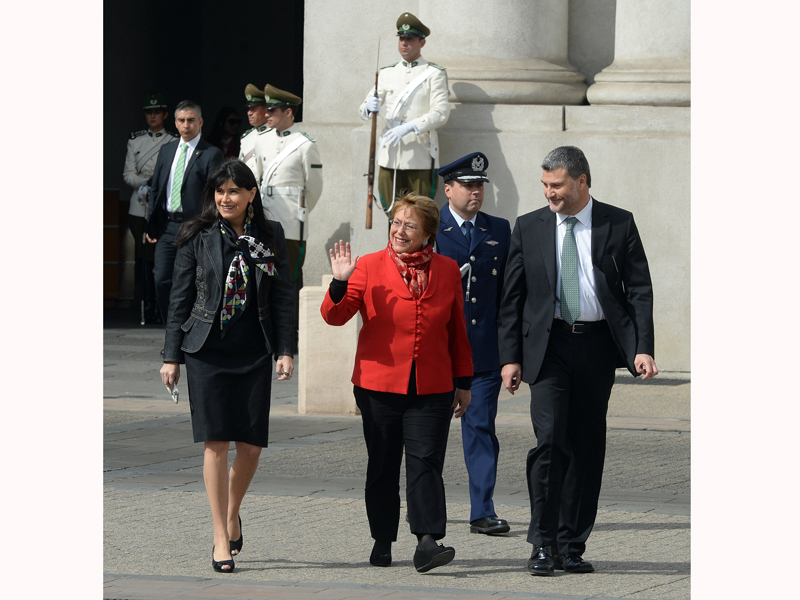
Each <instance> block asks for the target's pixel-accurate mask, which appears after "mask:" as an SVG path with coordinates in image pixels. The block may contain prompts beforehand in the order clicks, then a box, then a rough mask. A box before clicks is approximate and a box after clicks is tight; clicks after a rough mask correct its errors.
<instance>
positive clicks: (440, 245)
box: [436, 152, 511, 535]
mask: <svg viewBox="0 0 800 600" xmlns="http://www.w3.org/2000/svg"><path fill="white" fill-rule="evenodd" d="M488 167H489V159H488V158H486V155H484V154H483V153H481V152H474V153H472V154H468V155H467V156H465V157H463V158H460V159H458V160H457V161H455V162H452V163H450V164H449V165H446V166H444V167H442V168H441V169H439V175H441V177H442V179H443V181H444V193H445V195H446V196H447V204H446V205H445V206H443V207H442V209H441V210H440V215H441V217H440V224H439V233H438V235H437V236H436V250H437V252H439V253H440V254H443V255H444V256H449V257H450V258H452V259H453V260H455V261H456V262H457V263H458V265H459V267H461V275H462V277H461V285H462V288H463V291H464V314H465V316H466V320H467V335H468V337H469V343H470V346H471V347H472V362H473V372H474V376H473V379H472V401H471V402H470V406H469V410H468V411H467V412H466V413H464V416H463V417H462V418H461V436H462V440H463V445H464V462H465V463H466V465H467V473H468V474H469V497H470V505H471V510H470V518H469V519H470V528H469V529H470V531H471V532H472V533H486V534H490V535H495V534H500V533H505V532H507V531H508V530H509V526H508V522H507V521H506V520H505V519H500V518H498V517H497V515H496V514H495V510H494V501H493V500H492V496H493V495H494V486H495V481H496V479H497V457H498V454H499V452H500V445H499V443H498V441H497V435H495V426H494V421H495V417H496V416H497V396H498V394H499V393H500V386H501V384H502V378H501V376H500V356H499V349H498V342H497V315H498V307H499V305H500V296H501V292H502V288H503V275H504V273H505V266H506V259H507V258H508V248H509V240H510V237H511V226H510V224H509V222H508V221H506V220H505V219H501V218H498V217H492V216H490V215H487V214H486V213H484V212H480V209H481V205H482V204H483V184H484V183H488V181H489V179H488V178H487V177H486V169H488Z"/></svg>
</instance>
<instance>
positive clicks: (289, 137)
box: [256, 125, 322, 240]
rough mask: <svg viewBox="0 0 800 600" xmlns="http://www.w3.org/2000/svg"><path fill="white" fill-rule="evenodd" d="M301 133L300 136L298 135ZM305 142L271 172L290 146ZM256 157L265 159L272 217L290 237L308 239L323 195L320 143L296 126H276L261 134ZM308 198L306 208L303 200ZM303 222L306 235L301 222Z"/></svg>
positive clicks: (265, 197)
mask: <svg viewBox="0 0 800 600" xmlns="http://www.w3.org/2000/svg"><path fill="white" fill-rule="evenodd" d="M298 136H300V137H298ZM301 139H302V140H303V143H302V144H301V145H300V146H297V147H295V149H294V150H293V151H292V152H291V153H290V154H289V155H288V156H286V157H285V158H284V159H283V160H282V161H281V162H280V164H279V165H278V167H277V168H276V169H274V170H272V172H271V173H270V165H271V164H272V162H273V160H275V159H276V158H277V157H278V156H279V155H280V154H281V152H283V151H284V150H285V149H287V148H288V147H290V146H292V145H294V144H296V143H298V142H299V141H300V140H301ZM256 156H257V157H258V158H259V160H260V161H261V173H262V175H261V201H262V202H263V204H264V209H265V211H266V214H267V216H268V218H270V219H274V220H275V221H279V222H280V224H281V225H283V229H284V232H285V234H286V239H287V240H301V239H302V240H307V239H308V221H307V220H306V218H305V215H306V213H308V212H311V211H312V210H313V209H314V206H316V204H317V200H319V197H320V195H322V161H321V160H320V157H319V150H318V149H317V142H316V140H315V139H314V138H312V137H311V136H310V135H308V134H306V133H304V132H302V131H300V130H299V129H298V127H297V125H292V126H291V127H289V128H288V129H286V130H284V131H283V132H279V131H277V130H275V129H272V130H270V131H269V132H267V133H265V134H263V135H259V136H258V139H257V141H256ZM302 197H305V208H304V209H303V208H301V207H300V200H301V198H302ZM301 222H303V223H304V225H303V227H302V237H301V235H300V230H301V227H300V223H301Z"/></svg>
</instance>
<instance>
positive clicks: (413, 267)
mask: <svg viewBox="0 0 800 600" xmlns="http://www.w3.org/2000/svg"><path fill="white" fill-rule="evenodd" d="M386 249H387V250H388V251H389V256H391V257H392V260H393V261H394V264H395V266H397V270H398V271H400V275H402V277H403V279H404V280H405V282H406V285H408V289H409V291H410V292H411V295H412V296H414V299H415V300H419V299H420V298H421V297H422V294H424V293H425V288H427V287H428V273H429V272H430V261H431V258H433V244H429V245H428V246H425V247H424V248H423V249H422V250H420V251H418V252H412V253H411V254H407V253H405V252H404V253H403V254H398V253H397V252H395V251H394V248H392V242H389V244H388V245H387V246H386Z"/></svg>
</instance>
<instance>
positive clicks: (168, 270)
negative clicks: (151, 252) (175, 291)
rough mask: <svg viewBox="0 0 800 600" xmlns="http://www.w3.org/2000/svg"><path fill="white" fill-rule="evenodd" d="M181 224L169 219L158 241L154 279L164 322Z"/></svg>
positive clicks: (165, 320)
mask: <svg viewBox="0 0 800 600" xmlns="http://www.w3.org/2000/svg"><path fill="white" fill-rule="evenodd" d="M180 226H181V223H174V222H173V221H167V228H166V230H165V231H164V232H163V233H162V234H161V236H160V237H159V238H158V241H157V242H156V255H155V264H154V265H153V279H154V281H155V284H156V302H157V303H158V310H159V311H160V312H161V319H162V320H163V321H164V323H166V322H167V309H168V308H169V292H170V290H171V289H172V271H173V270H174V269H175V256H176V255H177V254H178V248H176V247H175V246H174V245H173V242H174V241H175V240H176V239H177V238H178V229H180Z"/></svg>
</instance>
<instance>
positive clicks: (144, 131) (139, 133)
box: [131, 129, 147, 140]
mask: <svg viewBox="0 0 800 600" xmlns="http://www.w3.org/2000/svg"><path fill="white" fill-rule="evenodd" d="M143 135H147V129H142V130H141V131H134V132H133V133H131V139H132V140H135V139H136V138H137V137H142V136H143Z"/></svg>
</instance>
